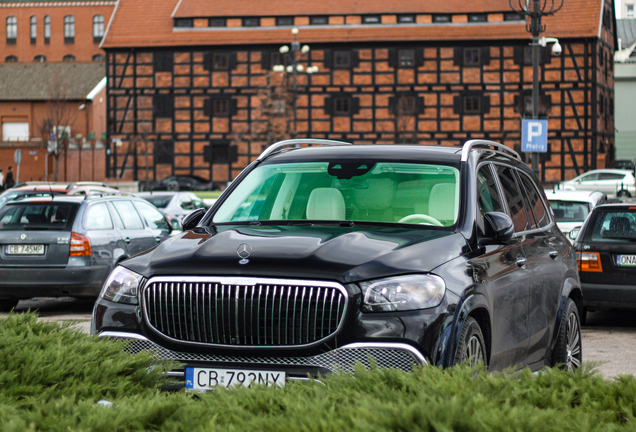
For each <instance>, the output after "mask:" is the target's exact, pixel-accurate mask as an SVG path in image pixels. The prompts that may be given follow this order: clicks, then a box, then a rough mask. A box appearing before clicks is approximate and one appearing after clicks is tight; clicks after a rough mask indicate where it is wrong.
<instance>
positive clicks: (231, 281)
mask: <svg viewBox="0 0 636 432" xmlns="http://www.w3.org/2000/svg"><path fill="white" fill-rule="evenodd" d="M153 283H208V284H213V283H217V284H221V285H239V286H248V285H249V286H256V285H257V284H261V285H267V284H270V285H288V286H294V285H295V286H297V287H328V288H334V289H337V290H338V291H340V293H341V294H342V295H343V296H344V312H343V315H342V318H341V319H340V322H339V323H338V327H337V328H336V329H335V330H334V331H333V332H332V333H331V334H329V335H327V336H326V337H324V338H321V339H319V340H317V341H314V342H312V343H309V344H297V345H247V346H240V345H230V344H219V343H203V342H192V341H184V340H181V339H174V338H172V337H170V336H167V335H166V334H164V333H162V332H161V331H160V330H159V329H157V328H155V326H153V325H152V324H151V323H150V319H149V317H148V314H147V307H146V299H145V295H144V294H145V291H146V290H147V289H148V287H149V286H150V285H152V284H153ZM139 300H140V305H141V309H142V313H143V319H144V321H145V322H146V324H147V325H148V327H149V328H150V329H151V330H152V331H153V332H154V333H156V334H157V335H158V336H159V337H161V338H163V339H166V340H169V341H171V342H173V343H176V344H180V345H196V346H202V347H218V348H232V349H237V350H255V349H256V350H258V349H268V348H281V349H285V348H309V347H312V346H316V345H320V344H321V343H323V342H324V341H325V340H327V339H329V338H331V337H333V336H335V335H336V334H338V333H339V332H340V331H341V330H342V328H343V327H344V323H345V321H346V314H347V309H348V307H349V292H348V291H347V289H346V288H345V287H344V286H343V285H341V284H339V283H336V282H329V281H321V280H306V279H278V278H259V277H242V276H237V277H235V276H220V277H214V276H154V277H151V278H150V279H148V280H147V281H146V282H145V284H144V285H143V287H142V288H141V289H140V290H139ZM259 310H260V308H259Z"/></svg>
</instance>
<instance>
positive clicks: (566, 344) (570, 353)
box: [552, 299, 583, 370]
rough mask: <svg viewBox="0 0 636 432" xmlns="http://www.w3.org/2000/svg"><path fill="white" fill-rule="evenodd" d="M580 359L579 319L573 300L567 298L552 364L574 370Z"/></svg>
mask: <svg viewBox="0 0 636 432" xmlns="http://www.w3.org/2000/svg"><path fill="white" fill-rule="evenodd" d="M582 360H583V349H582V346H581V319H580V318H579V311H578V309H577V307H576V304H575V303H574V301H572V299H567V301H566V303H565V310H564V311H563V318H561V324H560V325H559V334H558V335H557V340H556V343H555V344H554V351H553V352H552V366H553V367H554V366H558V367H559V368H561V369H564V370H576V369H577V368H578V367H579V366H580V365H581V361H582Z"/></svg>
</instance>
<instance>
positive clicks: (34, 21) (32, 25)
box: [29, 16, 38, 44]
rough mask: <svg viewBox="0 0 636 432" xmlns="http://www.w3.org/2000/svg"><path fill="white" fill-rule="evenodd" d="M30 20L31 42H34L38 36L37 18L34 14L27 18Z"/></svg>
mask: <svg viewBox="0 0 636 432" xmlns="http://www.w3.org/2000/svg"><path fill="white" fill-rule="evenodd" d="M29 22H30V31H29V33H30V35H31V43H32V44H34V43H35V40H36V39H37V37H38V19H37V18H36V17H34V16H32V17H31V19H30V20H29Z"/></svg>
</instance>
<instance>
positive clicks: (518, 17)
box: [504, 12, 525, 21]
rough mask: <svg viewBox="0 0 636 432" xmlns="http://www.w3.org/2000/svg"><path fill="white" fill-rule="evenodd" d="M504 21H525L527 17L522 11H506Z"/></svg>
mask: <svg viewBox="0 0 636 432" xmlns="http://www.w3.org/2000/svg"><path fill="white" fill-rule="evenodd" d="M504 21H525V18H524V17H523V15H522V14H520V13H516V12H504Z"/></svg>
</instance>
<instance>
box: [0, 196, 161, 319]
mask: <svg viewBox="0 0 636 432" xmlns="http://www.w3.org/2000/svg"><path fill="white" fill-rule="evenodd" d="M170 232H171V226H170V224H169V223H168V221H167V220H166V219H165V217H164V216H163V215H162V214H161V213H159V211H158V210H157V209H156V208H155V207H153V206H152V205H151V204H150V203H148V202H147V201H145V200H142V199H140V198H136V197H129V196H106V197H102V196H91V195H88V196H81V197H69V196H38V197H33V198H25V199H14V200H13V201H9V202H8V203H7V204H6V205H5V206H4V207H2V208H0V310H2V311H8V310H11V309H12V308H13V307H15V306H16V305H17V303H18V301H19V300H20V299H27V298H32V297H63V296H71V297H97V295H98V294H99V291H100V288H101V287H102V284H103V283H104V280H105V279H106V277H107V276H108V274H109V273H110V272H111V270H112V269H113V268H114V267H115V266H116V265H117V264H119V263H120V262H122V261H123V260H125V259H127V258H129V257H131V256H133V255H137V254H139V253H141V252H143V251H145V250H147V249H150V248H151V247H153V246H156V245H157V244H159V243H161V242H162V241H163V240H164V239H165V238H167V237H168V236H169V234H170Z"/></svg>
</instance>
